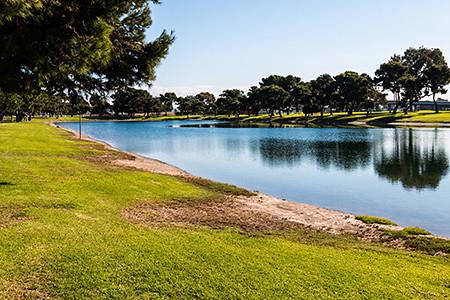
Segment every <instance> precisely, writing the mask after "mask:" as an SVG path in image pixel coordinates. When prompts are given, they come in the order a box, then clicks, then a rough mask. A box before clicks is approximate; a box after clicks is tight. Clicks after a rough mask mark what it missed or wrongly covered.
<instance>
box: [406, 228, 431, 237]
mask: <svg viewBox="0 0 450 300" xmlns="http://www.w3.org/2000/svg"><path fill="white" fill-rule="evenodd" d="M400 233H401V234H405V235H431V233H430V232H429V231H427V230H425V229H423V228H418V227H406V228H403V229H402V230H401V231H400Z"/></svg>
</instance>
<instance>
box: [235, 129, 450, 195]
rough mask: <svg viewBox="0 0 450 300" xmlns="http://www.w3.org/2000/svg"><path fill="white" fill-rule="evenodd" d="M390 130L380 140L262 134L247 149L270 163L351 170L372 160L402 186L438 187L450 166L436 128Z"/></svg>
mask: <svg viewBox="0 0 450 300" xmlns="http://www.w3.org/2000/svg"><path fill="white" fill-rule="evenodd" d="M390 133H392V134H384V135H381V138H380V139H379V140H378V139H367V140H364V139H363V140H346V139H341V140H331V141H328V140H299V139H283V138H264V139H259V140H258V141H257V143H256V145H257V146H256V147H255V145H253V146H252V147H250V149H251V150H252V152H253V153H256V152H257V153H258V154H259V155H260V157H261V159H262V161H263V163H264V164H265V165H268V166H271V167H280V168H281V167H294V166H296V165H300V164H301V163H304V162H308V163H312V164H315V165H316V166H318V167H320V168H323V169H330V168H333V169H339V170H344V171H353V170H356V169H358V168H361V169H364V168H367V167H369V166H370V165H371V163H372V162H373V166H374V169H375V172H376V174H377V175H378V176H379V177H381V178H385V179H388V180H389V181H390V182H391V183H401V184H402V186H403V187H404V188H405V189H416V190H422V189H436V188H438V187H439V184H440V182H441V180H442V179H443V178H444V177H445V176H446V175H447V174H448V169H449V161H448V156H447V153H446V151H445V147H443V146H442V145H440V144H439V139H438V132H437V131H414V130H412V129H410V130H405V129H395V130H393V131H392V132H390ZM241 146H242V145H241Z"/></svg>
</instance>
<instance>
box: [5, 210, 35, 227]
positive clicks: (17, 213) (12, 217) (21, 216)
mask: <svg viewBox="0 0 450 300" xmlns="http://www.w3.org/2000/svg"><path fill="white" fill-rule="evenodd" d="M29 219H30V217H29V216H28V215H27V214H26V212H25V211H24V210H23V209H22V208H20V207H0V228H6V227H9V226H12V225H15V224H18V223H21V222H25V221H27V220H29Z"/></svg>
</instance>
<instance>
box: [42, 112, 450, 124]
mask: <svg viewBox="0 0 450 300" xmlns="http://www.w3.org/2000/svg"><path fill="white" fill-rule="evenodd" d="M37 120H38V122H40V121H42V119H40V118H37ZM44 120H45V119H44ZM52 120H53V119H52ZM54 120H56V119H54ZM58 120H59V121H73V122H77V121H78V117H77V116H74V117H69V116H65V117H62V118H59V119H58ZM170 120H223V121H240V122H249V123H261V124H262V123H268V122H270V121H272V122H274V123H282V124H284V125H289V124H305V123H309V124H311V125H314V124H316V125H349V124H352V123H359V125H362V124H366V125H373V126H381V127H382V126H387V125H392V124H394V125H395V123H398V124H400V125H404V124H405V123H406V124H412V125H414V124H416V123H417V124H423V125H427V124H430V125H433V126H437V127H439V124H449V125H450V111H442V112H440V113H435V112H434V111H418V112H410V113H408V114H404V113H403V112H399V113H396V114H392V113H389V112H386V111H384V112H373V113H371V114H369V115H367V113H365V112H355V113H354V114H352V115H348V114H347V113H334V114H333V115H330V114H329V113H326V114H324V116H323V117H321V116H320V114H313V115H310V116H308V117H305V115H304V114H303V113H291V114H289V115H287V114H284V115H282V116H281V117H280V116H278V115H276V116H274V117H273V118H272V120H271V119H270V117H269V115H267V114H261V115H258V116H248V115H240V116H239V117H238V116H227V115H218V116H203V115H192V116H185V115H183V116H178V115H170V116H164V115H162V116H159V117H157V116H152V117H149V118H145V117H142V116H137V117H133V118H130V117H119V118H118V117H115V116H105V117H99V116H90V117H89V116H84V117H83V121H170Z"/></svg>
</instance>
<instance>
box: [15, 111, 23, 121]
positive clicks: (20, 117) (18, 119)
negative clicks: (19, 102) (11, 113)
mask: <svg viewBox="0 0 450 300" xmlns="http://www.w3.org/2000/svg"><path fill="white" fill-rule="evenodd" d="M22 119H23V114H22V112H20V111H18V112H17V113H16V122H17V123H19V122H22Z"/></svg>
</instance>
